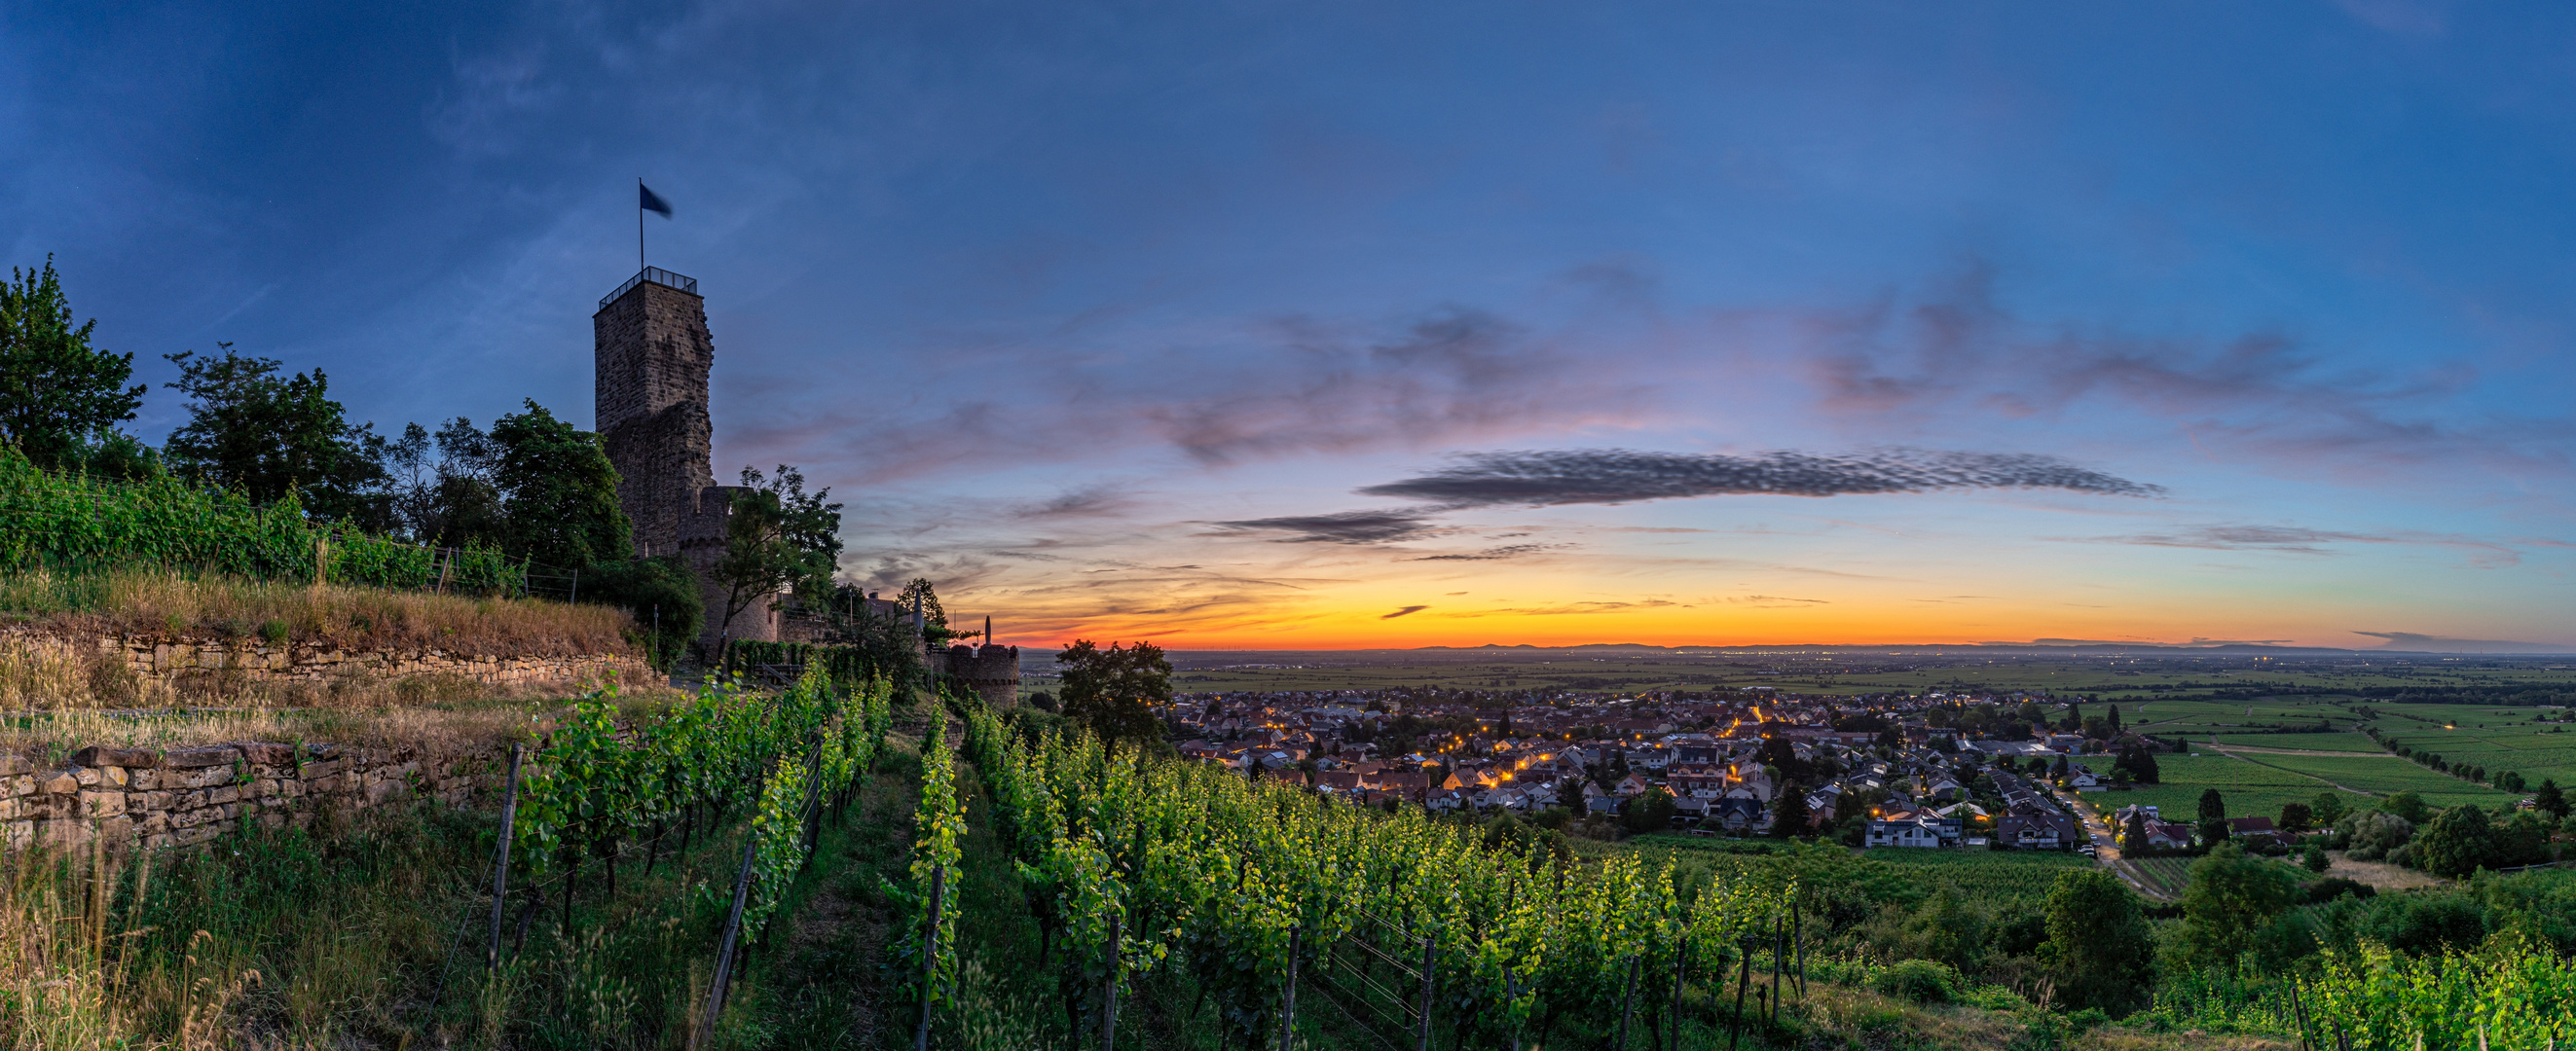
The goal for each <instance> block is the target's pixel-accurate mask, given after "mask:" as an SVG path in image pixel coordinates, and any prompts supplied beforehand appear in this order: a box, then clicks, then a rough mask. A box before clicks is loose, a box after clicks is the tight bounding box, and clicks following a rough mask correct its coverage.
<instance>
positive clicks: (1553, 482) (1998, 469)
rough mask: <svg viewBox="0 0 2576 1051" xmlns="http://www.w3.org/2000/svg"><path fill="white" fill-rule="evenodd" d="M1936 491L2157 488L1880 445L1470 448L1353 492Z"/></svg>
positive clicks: (1475, 499)
mask: <svg viewBox="0 0 2576 1051" xmlns="http://www.w3.org/2000/svg"><path fill="white" fill-rule="evenodd" d="M1936 489H2064V490H2068V491H2071V492H2079V493H2096V494H2101V495H2107V496H2158V495H2162V494H2163V493H2164V487H2162V486H2157V485H2149V484H2146V483H2143V482H2132V481H2129V480H2128V479H2125V478H2120V477H2118V476H2115V475H2110V474H2105V473H2103V472H2100V471H2096V470H2092V469H2090V468H2086V467H2080V466H2077V465H2075V464H2073V463H2069V462H2067V461H2065V460H2061V459H2058V458H2057V457H2054V456H2042V455H2037V454H2032V453H1971V452H1933V451H1927V450H1922V449H1886V450H1877V451H1872V452H1863V453H1851V454H1843V455H1833V456H1820V455H1815V454H1812V453H1801V452H1769V453H1761V454H1758V455H1754V456H1716V455H1690V454H1683V453H1655V452H1637V451H1633V450H1627V449H1575V450H1564V451H1553V452H1498V453H1479V454H1475V455H1471V456H1467V457H1463V458H1462V459H1461V460H1460V462H1459V463H1457V464H1456V465H1454V466H1451V467H1446V468H1442V469H1440V470H1437V471H1433V472H1431V473H1429V474H1426V475H1422V476H1420V477H1417V478H1407V479H1404V480H1402V481H1396V482H1388V483H1386V484H1384V485H1372V486H1369V487H1367V488H1364V489H1361V490H1360V492H1361V493H1363V494H1366V495H1369V496H1394V497H1403V498H1406V499H1411V500H1427V501H1436V502H1438V503H1441V504H1444V505H1447V506H1449V507H1486V506H1496V505H1513V504H1516V505H1522V506H1533V507H1543V506H1549V505H1556V504H1621V503H1632V502H1636V501H1640V500H1672V499H1679V498H1683V497H1695V496H1741V495H1760V494H1768V495H1775V496H1849V495H1857V494H1864V493H1919V492H1926V491H1930V490H1936Z"/></svg>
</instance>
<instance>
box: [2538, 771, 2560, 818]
mask: <svg viewBox="0 0 2576 1051" xmlns="http://www.w3.org/2000/svg"><path fill="white" fill-rule="evenodd" d="M2531 805H2532V807H2533V808H2534V809H2537V810H2539V811H2540V812H2541V813H2544V814H2547V815H2549V816H2551V817H2554V818H2557V819H2559V820H2561V821H2564V820H2566V819H2567V811H2568V806H2567V793H2566V792H2565V791H2563V790H2561V789H2560V788H2559V787H2558V779H2557V778H2554V777H2549V778H2542V779H2541V781H2540V790H2539V791H2537V792H2533V793H2532V794H2531Z"/></svg>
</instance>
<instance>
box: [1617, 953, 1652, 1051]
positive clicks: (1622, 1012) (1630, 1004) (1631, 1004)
mask: <svg viewBox="0 0 2576 1051" xmlns="http://www.w3.org/2000/svg"><path fill="white" fill-rule="evenodd" d="M1643 965H1644V960H1643V958H1641V957H1636V956H1630V957H1628V991H1627V992H1626V993H1625V994H1623V995H1622V996H1621V997H1620V998H1619V1040H1618V1042H1617V1043H1614V1044H1612V1045H1610V1046H1611V1047H1613V1048H1615V1049H1616V1051H1628V1020H1629V1019H1632V1018H1635V1017H1636V1016H1637V968H1639V967H1641V966H1643Z"/></svg>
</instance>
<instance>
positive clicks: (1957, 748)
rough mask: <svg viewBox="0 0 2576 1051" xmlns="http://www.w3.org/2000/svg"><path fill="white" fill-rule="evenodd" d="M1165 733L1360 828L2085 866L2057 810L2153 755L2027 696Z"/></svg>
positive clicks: (1296, 723)
mask: <svg viewBox="0 0 2576 1051" xmlns="http://www.w3.org/2000/svg"><path fill="white" fill-rule="evenodd" d="M1165 717H1166V719H1167V721H1168V724H1169V726H1170V732H1171V735H1172V737H1173V739H1174V740H1175V741H1176V742H1177V746H1178V748H1179V750H1180V752H1181V753H1182V755H1183V756H1184V757H1186V758H1189V759H1192V760H1196V761H1200V762H1208V763H1217V764H1222V765H1225V766H1227V767H1230V768H1232V769H1235V770H1238V771H1241V772H1243V773H1244V774H1245V775H1246V776H1248V777H1261V778H1277V779H1284V780H1288V781H1291V782H1295V783H1300V784H1304V785H1307V786H1310V787H1311V788H1312V789H1314V790H1315V791H1317V792H1319V793H1324V794H1329V795H1333V796H1337V797H1341V798H1345V799H1347V800H1350V801H1351V802H1354V803H1359V804H1363V805H1368V806H1375V807H1387V808H1392V807H1398V806H1406V805H1413V806H1422V807H1425V808H1427V809H1429V810H1430V811H1432V812H1434V813H1467V814H1493V813H1509V814H1514V815H1518V816H1521V817H1525V818H1528V819H1531V820H1533V821H1537V822H1539V823H1541V824H1544V825H1550V826H1557V827H1566V828H1568V829H1569V830H1570V831H1598V832H1603V833H1608V834H1615V831H1614V830H1624V831H1626V832H1631V833H1634V832H1646V831H1687V832H1689V833H1690V834H1693V835H1707V836H1739V837H1740V836H1759V835H1774V836H1780V835H1795V836H1811V835H1812V836H1823V837H1829V838H1831V839H1834V840H1837V841H1840V842H1843V843H1845V844H1847V845H1850V846H1854V847H1915V848H1925V849H1944V848H1950V849H1956V848H1997V849H2022V850H2068V851H2081V852H2084V853H2088V854H2090V853H2094V852H2095V851H2096V850H2097V849H2099V848H2098V847H2097V846H2096V842H2097V838H2101V839H2106V838H2107V837H2102V836H2097V834H2096V833H2094V832H2089V831H2088V830H2087V824H2086V821H2085V819H2084V817H2083V816H2082V815H2081V814H2079V813H2078V812H2077V809H2076V808H2075V807H2074V806H2073V805H2072V804H2071V799H2072V797H2074V796H2076V795H2078V794H2082V793H2088V792H2106V791H2115V790H2117V789H2119V788H2125V787H2127V786H2128V784H2129V783H2130V781H2131V780H2132V778H2133V776H2134V775H2133V773H2132V771H2133V770H2134V769H2137V768H2138V767H2139V766H2140V765H2143V766H2145V767H2147V768H2152V764H2153V762H2154V760H2153V758H2152V754H2151V753H2153V752H2154V751H2157V750H2159V749H2162V748H2166V747H2168V746H2169V745H2168V744H2167V743H2166V742H2160V741H2157V740H2156V739H2154V738H2152V737H2147V736H2143V735H2140V734H2136V733H2133V732H2124V731H2122V730H2121V729H2120V728H2119V723H2118V718H2119V715H2118V712H2117V709H2116V707H2115V706H2105V707H2099V708H2097V709H2096V710H2095V711H2093V712H2092V713H2089V714H2088V713H2087V711H2086V709H2085V706H2084V705H2083V704H2081V703H2080V702H2074V703H2070V702H2068V701H2065V700H2062V699H2058V698H2052V697H2049V696H2046V695H2030V694H2000V695H1967V694H1923V695H1875V696H1870V695H1865V696H1858V697H1853V696H1833V697H1807V696H1799V695H1794V694H1784V693H1780V692H1776V691H1762V690H1758V689H1757V690H1740V691H1739V690H1719V691H1711V692H1708V693H1689V692H1661V691H1655V692H1647V693H1643V694H1639V695H1635V696H1625V697H1622V696H1614V695H1608V694H1586V693H1560V694H1551V695H1543V696H1518V697H1512V698H1509V699H1508V700H1504V699H1501V698H1495V697H1492V696H1489V695H1488V696H1479V695H1476V694H1475V692H1474V691H1457V690H1330V691H1296V692H1238V693H1227V694H1205V693H1202V694H1184V695H1181V696H1179V697H1176V698H1175V700H1174V703H1173V704H1172V705H1171V706H1170V708H1169V709H1167V710H1166V712H1165ZM2105 754H2112V755H2118V756H2120V757H2121V762H2120V763H2119V764H2118V768H2117V769H2115V770H2113V771H2111V772H2110V773H2109V774H2107V775H2103V774H2097V773H2096V772H2094V771H2092V770H2090V769H2087V768H2086V766H2084V765H2082V764H2076V763H2070V762H2069V759H2070V757H2075V756H2084V755H2095V756H2099V755H2105ZM2150 776H2152V775H2150ZM2104 809H2106V810H2107V809H2109V808H2104ZM2133 814H2135V815H2137V816H2139V817H2140V818H2142V819H2143V823H2144V829H2145V833H2146V835H2148V836H2149V837H2152V841H2153V842H2155V843H2157V844H2159V845H2173V846H2177V847H2187V846H2188V845H2190V843H2191V842H2192V840H2193V837H2194V836H2195V834H2196V828H2195V826H2194V825H2192V824H2190V823H2168V822H2165V821H2163V820H2161V818H2160V817H2159V815H2157V814H2156V812H2155V808H2153V807H2144V808H2138V807H2131V808H2124V809H2121V810H2119V811H2117V813H2116V814H2114V815H2113V816H2112V818H2111V819H2110V821H2109V823H2108V825H2107V828H2126V827H2128V823H2129V819H2130V818H2131V816H2132V815H2133ZM2237 822H2240V823H2242V824H2244V825H2245V827H2242V828H2237V829H2235V831H2236V832H2237V833H2238V835H2239V836H2240V837H2257V838H2259V837H2262V836H2265V835H2269V834H2271V833H2272V830H2271V829H2270V827H2269V825H2270V822H2269V819H2266V818H2242V819H2237ZM2258 825H2259V826H2262V827H2255V826H2258Z"/></svg>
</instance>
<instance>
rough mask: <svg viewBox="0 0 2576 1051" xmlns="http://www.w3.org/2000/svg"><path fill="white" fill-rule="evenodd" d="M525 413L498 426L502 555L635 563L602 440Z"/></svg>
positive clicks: (567, 562)
mask: <svg viewBox="0 0 2576 1051" xmlns="http://www.w3.org/2000/svg"><path fill="white" fill-rule="evenodd" d="M525 405H526V406H527V410H526V411H524V412H518V413H513V414H511V415H508V416H503V417H501V418H500V419H499V420H496V421H493V424H492V444H493V445H495V446H497V447H498V453H499V455H498V456H497V457H496V458H495V462H494V463H493V465H492V481H493V484H494V486H495V487H496V488H498V489H499V490H500V492H501V493H502V495H503V499H504V500H505V501H506V504H505V506H506V508H507V518H506V526H505V528H506V531H507V532H506V535H505V537H504V542H503V545H502V547H503V549H504V550H507V551H510V552H513V553H515V554H520V555H524V556H527V557H530V558H533V559H535V560H536V561H539V562H544V563H547V564H549V565H555V566H564V567H569V568H575V569H578V568H582V567H587V566H592V565H596V564H599V563H603V562H626V561H629V560H631V559H632V558H633V557H634V552H635V540H634V534H633V531H632V526H630V525H629V524H628V522H627V521H626V511H625V509H624V507H622V506H621V505H620V504H619V503H618V501H617V468H616V467H615V466H613V465H611V464H610V463H609V462H608V450H607V449H606V448H605V447H604V446H602V445H601V444H600V440H599V436H598V435H596V434H592V433H590V432H587V431H582V430H577V429H575V428H574V427H573V426H572V425H571V424H569V423H565V422H563V421H561V420H558V419H555V417H554V414H553V413H550V412H547V411H546V410H545V408H544V407H543V406H540V405H538V404H537V403H536V402H534V401H528V402H525ZM838 524H839V523H838V521H837V519H836V520H835V522H834V526H835V528H836V529H837V527H838ZM828 572H829V571H828V570H827V571H826V573H827V574H828Z"/></svg>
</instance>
